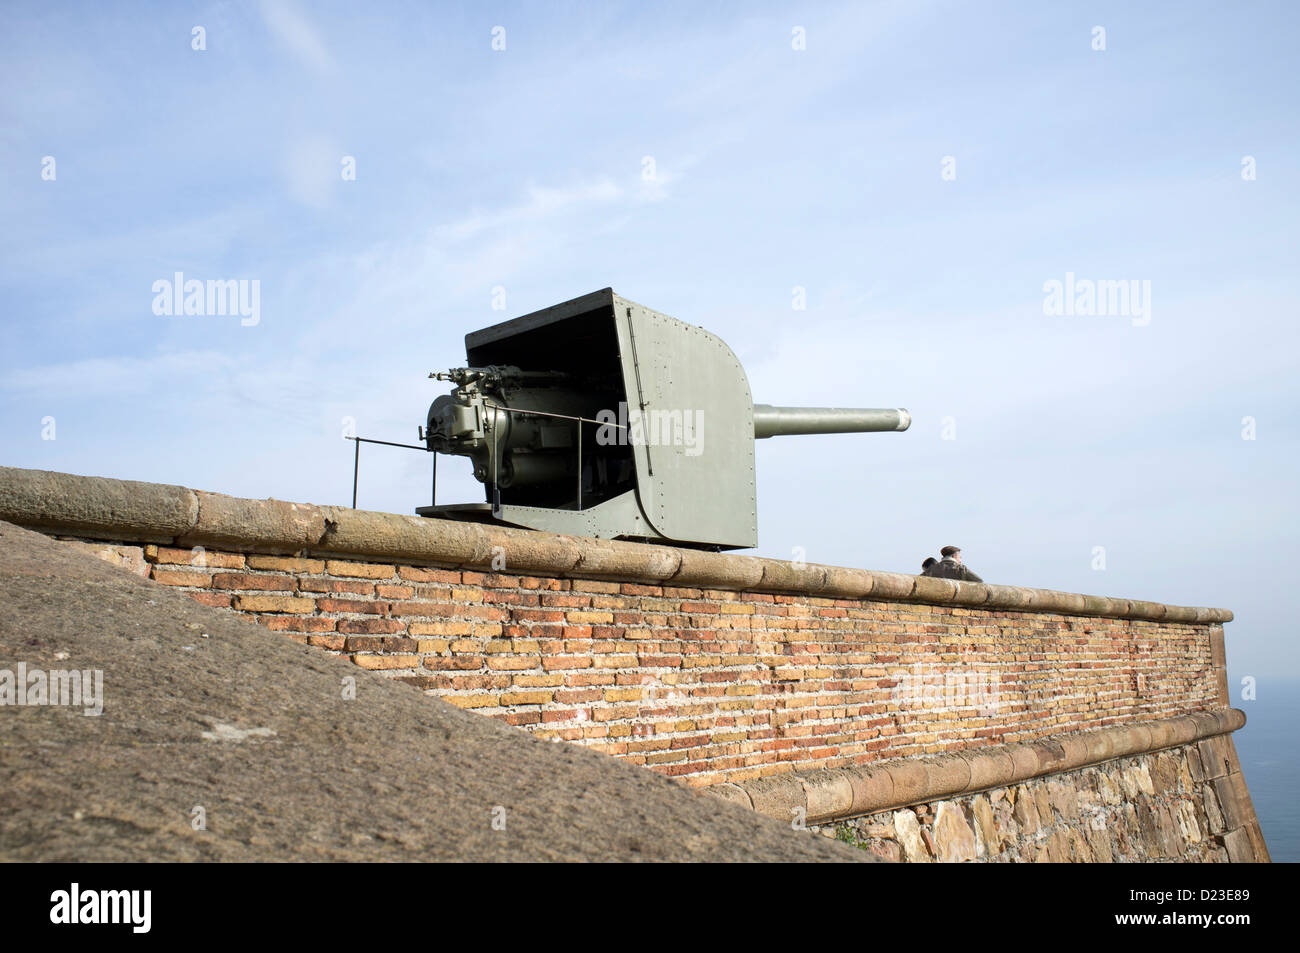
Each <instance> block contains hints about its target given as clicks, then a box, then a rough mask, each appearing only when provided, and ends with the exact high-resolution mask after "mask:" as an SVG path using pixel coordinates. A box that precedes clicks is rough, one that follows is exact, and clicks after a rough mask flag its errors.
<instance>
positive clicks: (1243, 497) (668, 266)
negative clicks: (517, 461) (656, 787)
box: [0, 2, 1300, 692]
mask: <svg viewBox="0 0 1300 953" xmlns="http://www.w3.org/2000/svg"><path fill="white" fill-rule="evenodd" d="M1298 25H1300V7H1297V6H1296V5H1294V4H1290V3H1237V4H1205V3H1166V4H1142V5H1140V8H1139V7H1138V5H1130V4H1124V3H1096V2H1093V3H1063V4H1041V3H1028V2H1026V3H925V2H908V3H890V2H883V3H870V2H855V3H846V4H832V3H826V4H820V3H804V4H776V3H773V4H764V3H745V4H725V3H720V4H708V5H701V4H691V3H676V4H675V3H645V2H641V3H626V4H620V3H602V4H590V3H573V4H562V3H554V4H549V3H548V4H537V3H521V4H493V3H476V4H457V5H453V4H428V3H411V4H401V3H383V2H376V3H369V4H351V3H349V4H344V3H314V4H310V5H308V4H297V3H278V2H274V3H272V2H268V3H255V2H247V3H229V2H222V3H202V2H200V3H196V4H161V3H160V4H154V5H148V4H139V5H130V6H127V5H123V6H121V7H117V8H113V7H111V6H108V5H103V4H98V3H84V4H77V3H68V4H59V5H47V4H38V3H13V2H9V3H6V4H5V5H4V6H3V8H2V9H0V170H2V171H0V221H2V222H3V228H2V229H0V321H3V323H4V329H3V330H4V334H3V338H2V340H3V352H2V356H0V433H2V434H3V436H4V453H3V457H2V458H0V463H3V464H5V465H10V466H19V467H34V468H41V469H51V470H60V471H66V472H71V473H81V474H91V475H98V476H110V477H119V478H127V479H135V480H146V481H152V482H160V483H177V484H183V485H186V486H190V487H194V488H198V489H205V490H211V491H218V492H223V493H229V494H235V495H239V496H249V497H258V498H262V497H270V496H273V497H276V498H279V499H288V500H295V501H303V502H312V503H319V504H346V503H348V502H349V500H350V495H351V489H352V463H353V459H352V444H351V443H350V442H348V441H345V440H344V439H343V435H344V433H345V431H346V430H347V428H348V427H349V426H350V425H354V426H355V429H356V432H357V433H359V434H361V435H362V436H367V437H373V438H378V439H384V440H394V441H400V442H414V441H415V438H416V427H417V425H420V424H423V422H424V419H425V413H426V410H427V407H428V405H429V403H430V401H432V399H433V398H434V397H436V396H438V395H439V394H440V393H443V392H444V391H445V390H446V385H443V384H438V383H437V382H434V381H430V380H428V379H427V374H428V372H429V371H432V370H444V369H446V368H448V367H454V366H460V365H462V364H463V363H464V359H465V354H464V345H463V338H464V335H465V333H466V332H468V331H472V330H475V329H477V328H481V327H485V326H487V325H490V324H494V323H497V322H499V321H502V320H506V319H508V318H511V317H515V316H518V315H520V314H525V313H527V312H530V311H533V310H536V309H539V308H543V307H546V306H548V305H551V304H555V303H558V302H560V301H564V300H567V299H570V298H573V297H577V296H579V295H581V294H585V293H587V292H590V291H594V290H596V289H599V288H604V287H613V288H614V289H615V291H617V292H618V293H619V294H621V295H623V296H625V297H628V298H631V299H632V300H634V301H637V302H640V303H642V304H644V305H647V306H648V307H651V308H654V309H656V310H658V311H661V312H664V313H666V314H670V315H673V316H675V317H677V318H680V319H682V320H684V321H687V322H690V323H692V324H697V325H701V326H703V327H705V328H707V329H709V330H710V331H713V332H714V333H716V334H718V335H719V336H721V337H722V338H723V339H724V340H725V341H726V342H727V343H728V344H729V345H730V346H731V348H732V349H733V350H734V351H735V352H736V354H737V356H738V357H739V358H740V360H741V362H742V363H743V365H744V367H745V368H746V370H747V373H748V375H749V379H750V384H751V388H752V391H753V394H754V399H755V400H756V401H758V402H761V403H773V404H783V405H800V404H806V405H814V406H850V407H852V406H863V407H895V406H902V407H906V408H908V409H909V410H910V411H911V413H912V416H913V421H914V422H913V425H912V428H911V430H909V431H908V432H906V433H903V434H866V435H847V436H826V437H788V438H777V439H772V440H765V441H762V442H760V443H759V445H758V449H757V457H758V460H757V467H758V495H759V541H760V545H759V547H758V549H757V550H756V552H758V553H760V554H763V555H770V556H776V557H779V558H793V557H794V556H796V555H800V554H802V555H803V556H804V558H806V559H808V560H809V561H812V562H821V563H829V564H836V565H847V566H857V567H863V568H868V569H880V570H891V571H903V572H916V571H919V567H920V563H921V560H922V559H923V558H924V557H925V556H927V555H933V554H935V553H936V552H937V550H938V549H939V548H940V547H941V546H944V545H947V544H954V545H958V546H961V547H962V549H963V551H964V555H965V559H966V562H967V564H968V565H970V566H971V567H972V568H974V569H975V571H976V572H978V573H979V574H980V575H982V576H983V577H984V578H985V579H986V580H988V581H991V582H1000V583H1011V584H1019V585H1026V586H1036V587H1042V588H1051V589H1062V590H1067V591H1076V592H1087V593H1098V594H1103V595H1112V596H1120V597H1133V598H1142V599H1150V600H1156V601H1163V602H1171V603H1176V604H1184V605H1209V606H1222V607H1226V608H1230V609H1232V610H1233V611H1234V612H1235V613H1236V620H1235V621H1234V622H1232V623H1230V624H1229V625H1228V626H1227V636H1228V639H1227V644H1228V657H1229V662H1230V669H1231V672H1232V680H1233V687H1234V692H1237V691H1239V690H1240V689H1239V683H1240V681H1241V679H1243V678H1254V679H1256V680H1257V682H1258V689H1257V690H1258V691H1261V692H1263V691H1266V690H1269V686H1274V685H1278V684H1280V683H1279V681H1278V680H1279V679H1287V678H1297V677H1300V651H1297V649H1296V646H1295V641H1296V640H1295V635H1294V625H1293V621H1292V620H1293V618H1294V615H1295V608H1294V599H1293V596H1292V590H1291V587H1290V585H1289V584H1287V583H1286V578H1287V575H1286V574H1287V572H1288V571H1289V569H1288V564H1289V562H1290V560H1291V559H1293V558H1295V557H1293V556H1291V555H1290V551H1291V550H1292V549H1293V548H1294V547H1295V545H1296V535H1297V533H1296V531H1297V516H1298V504H1297V498H1296V483H1297V480H1296V477H1297V464H1298V463H1300V441H1298V437H1300V433H1298V424H1297V419H1296V417H1297V415H1296V410H1297V389H1298V388H1297V375H1296V368H1297V357H1296V350H1297V343H1298V341H1297V338H1298V334H1297V319H1298V318H1300V293H1298V289H1297V268H1296V263H1297V252H1298V251H1300V249H1298V248H1297V211H1298V210H1300V209H1298V207H1297V206H1298V202H1297V198H1298V197H1300V188H1298V187H1297V182H1298V181H1300V179H1298V178H1297V175H1298V173H1300V142H1298V137H1297V130H1296V123H1297V119H1296V117H1297V116H1298V115H1300V103H1298V102H1297V99H1298V97H1297V76H1298V74H1300V70H1298V69H1297V66H1296V64H1295V55H1294V51H1295V49H1296V48H1297V46H1300V29H1298ZM349 168H350V169H351V170H353V171H354V172H355V174H354V175H348V174H347V173H348V170H349ZM177 272H180V273H182V274H183V275H184V276H185V277H186V278H187V279H199V280H203V281H206V280H220V281H229V280H240V279H246V280H248V281H253V280H256V281H257V283H258V289H259V298H258V308H257V311H256V315H255V317H256V320H255V321H254V320H252V317H253V316H252V315H250V316H248V317H245V318H241V316H240V315H237V314H236V315H230V314H227V315H218V314H209V315H190V316H184V315H182V316H176V315H166V314H162V315H160V314H157V313H155V311H156V301H155V299H156V297H157V294H156V292H155V283H156V282H159V281H164V280H167V281H170V280H171V279H172V277H173V275H175V273H177ZM1067 276H1072V277H1071V278H1068V279H1067ZM1067 280H1068V281H1071V282H1072V283H1074V285H1075V286H1079V282H1096V281H1108V282H1117V281H1122V282H1125V283H1126V285H1125V287H1126V288H1131V289H1132V290H1133V291H1134V292H1135V294H1134V295H1133V297H1132V298H1131V300H1130V302H1129V307H1128V309H1127V310H1126V311H1125V313H1121V314H1114V313H1104V314H1103V313H1098V311H1099V310H1100V309H1098V308H1096V307H1095V306H1094V307H1093V308H1091V309H1090V308H1088V307H1087V306H1086V304H1081V305H1080V306H1079V307H1077V308H1069V309H1065V310H1066V312H1067V313H1054V312H1056V311H1060V310H1061V309H1056V308H1054V307H1053V306H1052V305H1051V302H1050V297H1051V294H1050V289H1051V288H1052V282H1060V283H1061V285H1062V286H1064V284H1065V283H1066V282H1067ZM1130 282H1132V283H1134V284H1132V285H1129V284H1128V283H1130ZM249 287H251V286H249ZM1072 303H1073V302H1072ZM428 493H429V459H428V457H427V456H426V455H423V454H420V453H418V452H414V451H406V450H400V449H394V448H384V447H366V448H365V449H363V451H362V458H361V472H360V488H359V500H358V502H359V505H360V506H362V507H364V508H368V509H377V510H386V511H391V512H399V513H410V512H412V511H413V510H414V508H415V507H416V506H419V505H422V504H424V503H426V502H427V501H428ZM481 499H482V490H481V487H480V486H479V484H477V483H475V482H474V481H473V479H472V478H471V477H470V475H469V464H468V461H466V460H463V459H460V458H443V461H442V465H441V466H440V467H439V501H440V502H453V501H466V502H468V501H477V500H481Z"/></svg>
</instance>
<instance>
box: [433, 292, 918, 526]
mask: <svg viewBox="0 0 1300 953" xmlns="http://www.w3.org/2000/svg"><path fill="white" fill-rule="evenodd" d="M465 351H466V357H467V359H468V361H467V362H468V365H469V366H467V367H461V368H455V369H452V370H450V371H445V372H441V373H433V374H430V375H429V376H430V377H431V378H435V379H438V380H444V381H448V382H450V383H452V384H454V385H455V387H454V389H453V390H452V391H451V393H450V394H446V395H443V396H441V397H438V398H437V399H436V400H435V401H434V402H433V404H432V406H430V408H429V413H428V416H427V418H426V423H425V428H424V432H423V433H424V439H425V442H426V445H427V447H428V449H429V450H431V451H434V452H435V453H443V454H454V455H457V456H465V457H468V458H469V459H470V460H471V461H472V463H473V467H474V476H475V478H476V479H478V480H479V481H480V482H482V483H483V484H484V486H485V489H486V495H487V500H486V502H484V503H467V504H452V505H431V506H422V507H419V508H418V509H417V510H416V512H417V513H419V514H420V515H422V516H436V517H441V518H450V519H469V520H482V521H493V522H499V523H503V524H507V525H511V526H522V527H529V528H532V529H541V530H548V531H551V532H557V533H568V534H572V535H578V536H594V537H601V538H607V539H614V538H619V539H633V540H646V541H655V542H664V543H671V544H674V545H681V546H693V547H699V548H707V549H715V550H721V549H739V548H744V547H750V546H754V545H756V544H757V542H758V513H757V499H756V494H755V486H754V441H755V440H756V439H763V438H766V437H777V436H788V435H794V434H831V433H871V432H880V431H901V430H906V429H907V428H908V426H910V424H911V416H910V415H909V414H908V412H907V411H906V410H901V409H885V410H863V409H844V408H822V407H772V406H769V405H767V404H757V405H756V404H754V403H753V401H752V400H751V398H750V391H749V380H748V378H747V377H746V376H745V371H744V368H742V367H741V365H740V362H739V361H738V360H737V359H736V356H735V354H733V353H732V351H731V349H730V348H729V347H727V345H726V344H725V343H724V342H723V341H722V340H721V339H720V338H718V337H717V336H716V335H714V334H711V333H709V332H708V331H705V330H704V329H703V328H699V327H695V326H694V325H690V324H687V323H685V322H683V321H678V320H677V319H676V318H671V317H669V316H668V315H665V314H660V313H658V312H656V311H652V310H650V309H649V308H645V307H643V306H641V305H639V304H636V303H635V302H632V301H628V300H627V299H626V298H622V297H620V296H618V295H616V294H614V292H613V290H612V289H610V288H605V289H603V290H601V291H597V292H594V293H592V294H589V295H584V296H583V297H581V298H575V299H573V300H572V301H566V302H564V303H562V304H558V305H555V306H554V307H550V308H546V309H544V310H542V311H537V312H534V313H532V314H527V315H524V316H523V317H520V318H515V319H514V320H512V321H506V322H504V323H501V324H497V325H493V326H492V327H489V328H484V329H483V330H481V331H474V332H472V333H470V334H468V335H466V337H465Z"/></svg>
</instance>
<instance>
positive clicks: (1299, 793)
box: [1232, 679, 1300, 863]
mask: <svg viewBox="0 0 1300 953" xmlns="http://www.w3.org/2000/svg"><path fill="white" fill-rule="evenodd" d="M1242 691H1243V688H1242V685H1241V682H1240V680H1238V681H1237V682H1236V683H1235V684H1234V685H1233V692H1234V694H1235V695H1236V696H1237V697H1235V698H1234V699H1233V702H1232V707H1233V708H1239V709H1241V710H1242V711H1244V712H1245V713H1246V727H1244V728H1242V729H1241V730H1240V731H1237V732H1234V733H1233V736H1232V740H1233V743H1234V744H1236V746H1237V757H1238V758H1239V759H1240V760H1241V770H1242V773H1243V774H1245V776H1246V786H1247V787H1248V788H1250V797H1251V800H1252V801H1254V803H1255V814H1256V815H1257V816H1258V817H1259V826H1260V828H1261V829H1262V830H1263V831H1264V841H1265V843H1267V844H1268V852H1269V854H1270V855H1271V856H1272V858H1273V861H1274V862H1275V863H1282V862H1286V863H1296V862H1297V861H1300V744H1297V733H1300V682H1277V681H1273V680H1271V679H1269V680H1264V679H1261V680H1260V684H1259V685H1258V686H1257V687H1256V689H1255V693H1256V696H1257V697H1256V698H1255V699H1254V700H1248V699H1245V698H1242V697H1241V694H1242Z"/></svg>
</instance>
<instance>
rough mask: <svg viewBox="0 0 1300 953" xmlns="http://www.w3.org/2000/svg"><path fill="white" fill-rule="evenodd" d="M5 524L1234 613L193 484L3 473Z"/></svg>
mask: <svg viewBox="0 0 1300 953" xmlns="http://www.w3.org/2000/svg"><path fill="white" fill-rule="evenodd" d="M0 519H2V520H7V521H9V522H11V523H16V524H18V525H20V526H26V527H28V528H30V529H35V530H41V531H44V532H46V533H56V534H63V535H70V536H80V537H84V538H89V539H102V540H122V541H129V542H133V543H166V544H169V545H175V546H204V547H208V548H212V549H227V550H233V551H237V552H260V553H277V554H322V555H335V556H353V557H361V558H365V559H375V560H384V561H387V562H401V563H408V564H412V565H432V566H444V567H452V568H461V569H475V570H480V571H491V566H492V561H493V558H494V556H496V555H503V556H504V558H505V563H506V569H505V571H506V572H509V573H513V574H518V573H524V574H532V575H543V576H574V577H581V578H595V579H614V580H619V581H622V582H640V583H646V584H651V585H665V586H679V587H683V588H696V589H730V590H737V591H747V592H772V593H794V594H800V595H808V596H816V597H821V598H827V599H871V600H879V601H885V602H918V603H926V604H929V605H942V606H960V607H966V608H978V609H986V610H1005V611H1015V612H1050V613H1057V614H1064V615H1084V616H1100V617H1104V618H1115V619H1138V620H1147V621H1155V622H1174V623H1198V624H1199V623H1223V622H1229V621H1231V620H1232V613H1231V612H1229V611H1228V610H1227V609H1210V608H1193V607H1189V606H1171V605H1165V604H1163V603H1159V602H1145V601H1141V600H1137V599H1115V598H1111V597H1108V596H1088V595H1081V594H1079V593H1073V592H1057V591H1054V590H1051V589H1029V588H1025V587H1023V586H1003V585H994V584H990V583H972V582H958V581H956V580H951V579H935V578H931V577H928V576H913V575H908V574H906V573H895V572H875V571H872V570H867V569H849V568H845V567H842V566H822V565H816V564H813V563H795V562H787V561H784V560H779V559H768V558H766V557H762V556H746V555H741V554H734V553H710V552H704V551H701V550H698V549H684V548H678V547H673V546H664V545H655V544H648V543H631V542H622V541H617V540H606V539H590V538H587V537H579V536H566V535H559V534H555V533H543V532H538V531H535V530H526V529H512V528H509V527H502V526H493V525H489V524H480V523H465V522H459V521H455V520H441V519H427V518H425V517H420V516H404V515H399V514H396V513H377V512H372V511H369V510H353V509H348V508H347V507H341V506H313V505H311V504H305V503H286V502H283V501H281V500H248V499H241V498H239V497H233V496H225V495H223V494H220V493H208V492H205V491H203V490H191V489H188V488H186V487H183V486H171V485H167V484H160V483H140V482H136V481H134V480H114V479H109V478H107V477H86V476H76V475H74V474H69V473H58V472H54V471H50V470H28V469H21V468H17V467H0Z"/></svg>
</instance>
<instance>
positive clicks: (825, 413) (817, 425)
mask: <svg viewBox="0 0 1300 953" xmlns="http://www.w3.org/2000/svg"><path fill="white" fill-rule="evenodd" d="M911 425H912V415H911V414H909V413H908V412H907V411H906V410H904V409H903V408H901V407H898V408H887V409H864V408H842V407H773V406H771V405H770V404H755V405H754V439H755V440H760V439H762V438H764V437H786V436H791V435H793V434H815V433H877V432H880V431H886V430H906V429H907V428H908V427H910V426H911Z"/></svg>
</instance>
